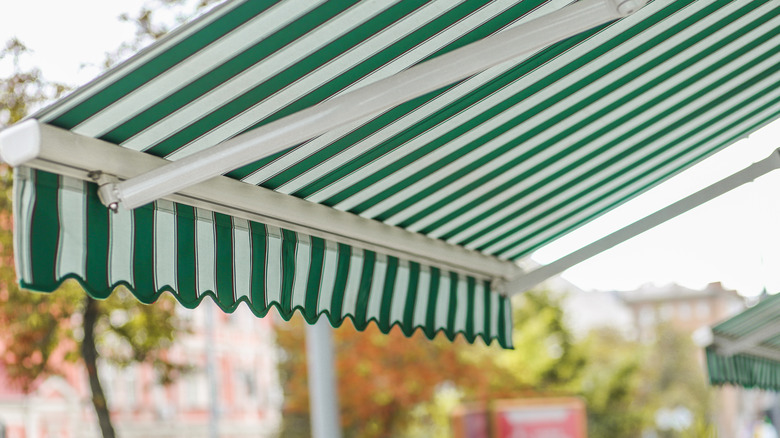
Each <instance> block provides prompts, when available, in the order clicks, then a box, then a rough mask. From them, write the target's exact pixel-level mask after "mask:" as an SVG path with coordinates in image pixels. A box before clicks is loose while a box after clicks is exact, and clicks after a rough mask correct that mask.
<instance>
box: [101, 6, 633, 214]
mask: <svg viewBox="0 0 780 438" xmlns="http://www.w3.org/2000/svg"><path fill="white" fill-rule="evenodd" d="M645 3H646V0H581V1H578V2H576V3H573V4H572V5H569V6H566V7H564V8H561V9H560V10H558V11H555V12H553V13H550V14H548V15H545V16H543V17H540V18H538V19H535V20H531V21H529V22H528V23H525V24H523V25H521V26H517V27H515V28H512V29H508V30H505V31H502V32H499V33H497V34H495V35H492V36H489V37H486V38H484V39H482V40H480V41H476V42H474V43H471V44H469V45H466V46H464V47H461V48H459V49H456V50H453V51H451V52H449V53H446V54H444V55H441V56H439V57H436V58H434V59H432V60H430V61H426V62H423V63H420V64H418V65H416V66H413V67H411V68H408V69H407V70H404V71H402V72H400V73H397V74H395V75H393V76H390V77H388V78H385V79H381V80H379V81H376V82H374V83H372V84H369V85H367V86H365V87H362V88H359V89H357V90H354V91H351V92H349V93H345V94H343V95H340V96H337V97H334V98H332V99H330V100H327V101H325V102H322V103H320V104H318V105H314V106H312V107H310V108H307V109H304V110H302V111H299V112H297V113H295V114H291V115H289V116H287V117H284V118H281V119H279V120H276V121H274V122H271V123H269V124H267V125H264V126H261V127H259V128H257V129H254V130H252V131H249V132H246V133H244V134H241V135H238V136H236V137H234V138H232V139H230V140H227V141H225V142H223V143H221V144H219V145H216V146H213V147H211V148H209V149H207V150H204V151H201V152H197V153H195V154H193V155H190V156H187V157H185V158H182V159H180V160H177V161H175V162H172V163H170V164H168V165H166V166H165V167H163V168H160V169H155V170H154V171H150V172H148V173H145V174H143V175H140V176H138V177H135V178H131V179H129V180H127V181H124V182H121V183H118V184H114V185H112V186H111V187H110V189H109V190H107V194H106V196H105V198H106V199H105V202H106V205H109V206H113V207H115V204H116V203H122V204H123V205H124V206H125V208H128V209H133V208H136V207H139V206H141V205H144V204H147V203H149V202H151V201H154V200H155V199H159V198H161V197H164V196H166V195H169V194H171V193H174V192H177V191H180V190H183V189H184V188H186V187H188V186H190V185H192V184H196V183H199V182H201V181H205V180H208V179H210V178H213V177H215V176H218V175H223V174H225V173H227V172H229V171H231V170H234V169H237V168H239V167H241V166H244V165H246V164H249V163H252V162H254V161H257V160H259V159H261V158H264V157H267V156H270V155H272V154H274V153H276V152H280V151H283V150H285V149H288V148H290V147H292V146H295V145H296V144H299V143H301V142H304V141H306V140H310V139H312V138H314V137H317V136H318V135H321V134H324V133H326V132H328V131H330V130H332V129H335V128H338V127H340V126H343V125H345V124H348V123H350V122H353V121H355V120H359V119H361V118H364V117H368V116H371V115H376V114H380V113H382V112H384V111H386V110H388V109H390V108H393V107H395V106H397V105H400V104H402V103H404V102H407V101H409V100H411V99H414V98H416V97H419V96H422V95H424V94H426V93H429V92H431V91H434V90H437V89H439V88H441V87H444V86H446V85H449V84H452V83H455V82H457V81H460V80H463V79H466V78H468V77H469V76H472V75H474V74H477V73H479V72H482V71H484V70H487V69H488V68H490V67H493V66H495V65H498V64H501V63H503V62H506V61H509V60H512V59H515V58H518V57H520V56H523V55H527V54H531V53H534V52H535V51H538V50H540V49H543V48H545V47H547V46H549V45H551V44H553V43H556V42H558V41H561V40H563V39H565V38H568V37H571V36H574V35H577V34H579V33H581V32H584V31H586V30H589V29H592V28H594V27H596V26H599V25H602V24H606V23H608V22H610V21H613V20H616V19H619V18H621V17H624V16H627V15H629V14H631V13H633V12H635V11H636V10H638V9H639V8H641V7H642V6H643V5H644V4H645Z"/></svg>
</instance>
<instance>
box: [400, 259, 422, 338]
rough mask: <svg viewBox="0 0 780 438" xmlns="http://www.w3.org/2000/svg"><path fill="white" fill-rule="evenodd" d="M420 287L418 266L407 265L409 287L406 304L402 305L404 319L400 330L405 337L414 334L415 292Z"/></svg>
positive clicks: (413, 264)
mask: <svg viewBox="0 0 780 438" xmlns="http://www.w3.org/2000/svg"><path fill="white" fill-rule="evenodd" d="M419 286H420V264H419V263H415V262H410V263H409V285H408V286H407V288H408V289H407V292H406V304H405V305H404V319H403V324H402V325H401V328H402V330H403V332H404V335H406V336H412V334H413V333H414V310H415V309H414V307H415V303H416V302H417V290H418V288H419Z"/></svg>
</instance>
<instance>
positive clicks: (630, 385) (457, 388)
mask: <svg viewBox="0 0 780 438" xmlns="http://www.w3.org/2000/svg"><path fill="white" fill-rule="evenodd" d="M514 304H515V314H514V322H515V328H514V343H515V349H514V350H502V349H500V348H499V347H497V346H492V347H487V346H485V345H484V344H482V343H481V341H477V342H476V343H475V344H474V345H470V344H468V343H466V342H465V341H464V340H463V339H461V338H458V339H456V341H455V342H454V343H451V342H449V341H448V340H446V339H445V338H443V337H441V336H440V337H438V338H436V339H434V340H433V341H429V340H428V339H426V338H425V337H424V336H422V335H420V334H419V333H418V334H415V335H414V336H412V337H411V338H406V337H405V336H404V335H403V334H401V333H400V331H399V330H393V331H391V332H390V334H389V335H384V334H382V333H381V332H380V331H379V330H378V329H377V328H376V327H375V326H374V325H371V326H369V328H368V329H367V330H366V331H365V332H357V331H356V330H355V329H354V328H353V327H352V326H351V324H344V325H343V326H342V327H341V328H338V329H336V330H335V331H334V343H335V349H336V362H337V363H336V370H337V375H338V379H339V381H338V387H339V397H340V400H339V401H340V404H341V406H340V409H341V421H342V426H343V428H344V432H345V437H347V438H349V437H390V436H402V437H409V438H412V437H439V436H441V437H449V436H451V431H450V429H449V428H450V422H449V421H450V420H449V415H450V414H451V413H452V410H453V408H454V407H455V406H456V405H457V404H458V403H465V402H479V403H487V404H488V405H489V404H490V402H491V401H492V400H497V399H506V398H525V397H559V396H579V397H581V398H583V399H584V400H585V401H586V405H587V410H588V412H587V414H588V433H589V436H593V437H611V438H635V437H637V436H642V435H643V433H645V432H649V431H653V432H654V433H655V434H656V435H654V436H658V437H663V438H677V437H679V438H683V437H693V436H696V437H705V436H706V437H709V436H710V435H708V434H709V433H710V432H711V430H712V426H711V425H709V424H708V420H709V418H710V409H711V406H710V404H709V403H708V400H709V397H710V392H709V388H708V386H707V385H706V382H705V379H704V376H703V373H702V371H701V368H700V366H699V364H698V362H697V360H696V357H695V351H696V349H695V348H694V347H693V346H692V345H691V344H690V340H689V339H688V338H689V336H687V335H685V334H683V333H678V332H675V331H674V330H672V329H671V328H669V327H665V326H662V327H659V332H658V335H657V340H656V342H654V343H653V344H649V345H645V344H640V343H637V342H634V341H629V340H627V339H625V338H624V337H623V336H622V335H621V334H619V333H616V332H615V331H613V330H606V329H604V330H596V331H593V332H591V333H589V334H587V335H586V336H584V337H579V338H578V337H575V336H574V334H573V333H572V332H571V331H570V330H569V329H568V328H567V327H566V324H565V315H564V312H563V308H562V306H561V297H560V295H558V294H554V293H549V292H545V291H535V292H528V293H526V294H523V295H522V297H520V298H518V299H517V301H516V302H515V303H514ZM277 339H278V342H279V346H280V348H281V349H282V350H283V352H284V354H283V355H282V357H283V359H284V361H283V365H282V370H281V371H282V372H281V374H282V376H283V385H284V388H285V397H286V402H285V411H286V412H285V421H286V422H287V424H286V425H287V426H288V427H287V428H286V431H285V432H286V433H285V434H284V436H289V437H296V436H309V432H308V428H307V426H308V398H307V386H306V385H307V381H306V362H305V349H304V347H303V346H304V344H305V340H304V330H303V327H302V320H301V319H300V318H298V317H296V318H293V320H292V321H291V322H290V323H280V324H278V326H277ZM679 407H684V408H685V409H688V410H689V411H690V412H691V413H692V414H693V417H694V420H695V422H694V424H693V425H692V426H691V427H690V428H688V429H687V430H678V431H675V430H658V428H657V426H656V424H655V416H656V413H657V411H658V410H659V409H664V408H665V409H674V408H679ZM294 425H297V427H293V426H294ZM701 431H705V432H701Z"/></svg>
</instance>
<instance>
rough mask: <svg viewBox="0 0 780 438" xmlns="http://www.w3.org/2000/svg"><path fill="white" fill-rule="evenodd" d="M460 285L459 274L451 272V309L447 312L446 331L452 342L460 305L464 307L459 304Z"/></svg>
mask: <svg viewBox="0 0 780 438" xmlns="http://www.w3.org/2000/svg"><path fill="white" fill-rule="evenodd" d="M458 283H459V279H458V274H457V273H455V272H450V291H449V293H450V301H449V305H450V307H449V309H448V311H447V327H446V328H445V331H444V333H446V334H447V337H448V338H449V339H450V340H453V339H455V317H456V316H457V315H458V305H459V304H460V305H462V304H461V303H458ZM445 293H446V292H445Z"/></svg>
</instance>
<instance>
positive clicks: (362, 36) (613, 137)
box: [16, 0, 780, 346]
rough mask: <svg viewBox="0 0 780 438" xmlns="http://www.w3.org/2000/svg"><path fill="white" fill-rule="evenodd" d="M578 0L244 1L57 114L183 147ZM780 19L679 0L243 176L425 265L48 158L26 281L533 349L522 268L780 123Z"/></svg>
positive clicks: (23, 257)
mask: <svg viewBox="0 0 780 438" xmlns="http://www.w3.org/2000/svg"><path fill="white" fill-rule="evenodd" d="M568 3H571V2H569V1H542V0H522V1H519V0H511V1H501V0H499V1H492V2H477V1H473V2H452V1H444V0H441V1H428V2H409V1H404V2H401V1H364V2H355V1H349V2H348V1H343V2H342V1H340V2H325V1H310V0H306V1H292V0H291V1H286V2H277V3H273V2H252V1H231V2H228V3H226V4H224V5H222V6H220V7H218V8H216V9H214V10H213V11H211V12H210V13H208V14H207V15H205V16H203V17H201V18H200V19H198V20H196V21H194V22H192V23H190V24H188V25H186V26H184V27H182V28H181V29H179V30H178V31H176V32H174V33H172V34H171V35H169V36H168V37H166V38H164V39H163V40H161V41H160V42H158V43H157V44H155V45H153V46H152V47H150V48H148V49H146V50H144V51H142V52H141V53H139V54H138V55H136V56H134V57H133V58H131V59H130V60H128V61H127V62H125V63H123V64H122V65H120V66H118V67H116V68H114V69H112V70H111V71H109V72H107V73H106V74H105V75H103V76H102V77H100V78H99V79H97V80H96V81H94V82H92V83H90V84H88V85H87V86H85V87H82V88H81V89H79V90H77V91H76V92H74V93H73V94H71V95H69V96H68V97H66V98H64V99H62V100H60V101H59V102H57V103H56V104H54V105H53V106H51V107H49V108H46V109H44V110H43V111H40V112H39V113H37V114H35V115H34V116H33V117H34V118H36V119H38V120H40V121H41V122H43V123H44V124H46V126H52V127H57V128H61V129H63V130H67V131H70V132H72V133H74V134H77V135H78V136H80V137H84V138H97V139H100V140H103V141H105V142H107V143H112V144H115V145H119V146H121V147H122V148H124V149H123V151H122V152H123V153H125V152H127V153H128V154H129V153H130V152H133V151H138V153H139V155H145V156H147V157H148V156H156V157H163V158H166V159H168V160H174V161H175V160H178V159H181V158H183V157H187V156H190V155H192V154H194V153H197V152H199V151H203V150H206V149H208V148H210V147H212V146H214V145H217V144H219V143H221V142H224V141H226V140H228V139H231V138H233V137H235V136H237V135H240V134H241V133H244V132H247V131H250V130H252V129H254V128H257V127H260V126H263V125H266V124H268V123H270V122H272V121H275V120H279V119H281V118H283V117H285V116H288V115H290V114H293V113H296V112H298V111H300V110H303V109H306V108H309V107H311V106H313V105H315V104H318V103H320V102H323V101H327V100H329V99H331V98H333V97H334V96H338V95H341V94H344V93H347V92H349V91H352V90H355V89H358V88H360V87H362V86H365V85H367V84H370V83H373V82H375V81H377V80H379V79H381V78H385V77H389V76H391V75H393V74H395V73H398V72H401V71H403V70H405V69H407V68H409V67H411V66H414V65H415V64H418V63H420V62H424V61H426V60H429V59H432V58H435V57H437V56H439V55H441V54H444V53H447V52H450V51H452V50H453V49H456V48H458V47H461V46H464V45H466V44H468V43H470V42H473V41H477V40H479V39H482V38H484V37H486V36H488V35H491V34H494V33H496V32H500V31H502V30H504V29H508V28H512V27H515V26H519V25H522V24H523V23H525V22H527V21H528V20H530V19H532V18H537V17H541V16H544V15H545V14H549V13H551V12H553V11H556V10H558V9H560V8H561V7H563V6H565V5H567V4H568ZM779 12H780V5H778V3H777V2H774V1H770V0H762V1H744V2H732V1H716V0H699V1H690V0H687V1H686V0H676V1H661V0H656V1H654V2H651V3H650V4H648V5H647V6H645V7H644V8H642V9H641V10H639V11H638V12H637V13H634V14H633V15H630V16H628V17H626V18H624V19H621V20H618V21H616V22H614V23H611V24H609V25H606V26H601V27H599V28H597V29H595V30H592V31H589V32H585V33H583V34H580V35H577V36H575V37H572V38H569V39H566V40H564V41H562V42H560V43H558V44H555V45H553V46H552V47H549V48H547V49H545V50H542V51H541V52H538V53H535V54H533V55H532V56H527V57H523V58H521V59H516V60H513V61H511V62H506V63H504V64H501V65H498V66H496V67H493V68H490V69H488V70H486V71H483V72H481V73H478V74H476V75H474V76H472V77H470V78H468V79H465V80H462V81H460V82H457V83H455V84H453V85H450V86H446V87H444V88H441V89H438V90H436V91H433V92H430V93H429V94H427V95H425V96H422V97H420V98H417V99H414V100H412V101H409V102H407V103H404V104H402V105H399V106H398V107H395V108H393V109H391V110H388V111H386V112H383V113H382V114H378V115H375V116H372V117H368V118H365V119H363V120H360V121H359V122H356V123H353V124H352V125H351V126H348V127H345V128H338V129H334V130H332V131H330V132H328V133H326V134H324V135H321V136H319V137H317V138H315V139H312V140H310V141H308V142H305V143H303V144H301V145H299V146H297V147H295V148H292V149H289V150H287V151H284V152H282V153H278V154H275V155H274V156H271V157H268V158H265V159H262V160H259V161H257V162H255V163H253V164H251V165H247V166H244V167H242V168H239V169H236V170H234V171H232V172H230V173H229V174H228V175H227V176H228V177H229V178H232V179H234V180H238V181H241V182H243V183H244V184H243V186H245V187H250V188H253V189H254V188H255V187H257V188H256V189H255V190H256V192H257V193H264V194H265V193H273V195H274V196H276V195H278V196H283V197H284V199H289V200H295V201H301V202H302V203H305V204H307V205H310V204H316V205H317V207H322V208H325V209H327V210H328V211H332V212H337V213H343V215H342V216H338V217H339V218H341V219H338V220H334V221H332V222H333V223H336V222H342V219H343V220H344V221H349V220H351V219H349V218H350V217H355V218H362V219H363V220H365V221H367V222H370V223H373V224H378V225H381V226H383V227H385V228H383V229H384V230H388V232H389V233H391V234H392V233H396V232H399V233H400V232H402V233H406V234H405V235H409V236H411V235H413V236H416V237H414V238H419V239H421V240H420V241H421V242H422V241H425V242H429V243H431V244H432V245H434V246H435V245H440V246H435V247H436V248H441V251H439V250H436V251H433V253H430V252H429V253H427V255H425V256H424V257H422V258H419V257H417V258H416V257H415V256H412V255H408V254H405V253H403V252H401V253H393V252H392V251H387V250H386V248H385V246H383V245H381V244H376V243H369V244H367V243H366V242H367V240H366V239H368V240H370V239H371V236H368V234H372V233H366V235H367V237H366V239H362V238H361V239H356V238H354V236H350V233H349V232H348V231H349V230H345V229H344V228H345V227H342V228H340V229H339V230H341V231H338V232H335V231H333V229H329V230H326V231H325V232H323V233H322V234H318V232H317V231H318V230H317V226H316V224H314V225H312V224H309V225H307V226H304V227H298V228H296V226H297V225H298V224H299V223H298V222H295V221H290V220H288V219H284V220H280V221H281V222H280V221H276V222H274V220H275V219H274V218H273V217H272V216H273V214H272V213H269V212H268V210H269V209H270V210H273V208H274V206H273V205H269V204H263V205H260V204H256V207H257V208H264V209H265V210H264V213H262V214H260V215H257V214H256V213H251V211H250V214H248V215H246V214H242V213H241V212H246V211H248V210H252V208H253V207H252V206H250V207H247V206H242V208H241V209H239V210H241V212H238V211H237V209H236V208H232V209H231V208H227V209H225V210H221V211H220V210H215V209H214V208H211V207H209V206H208V205H202V204H197V205H195V204H193V203H188V201H187V199H192V197H190V198H187V199H184V198H181V197H178V198H176V197H171V198H170V199H168V200H161V201H157V202H155V203H153V204H150V205H148V206H145V207H142V208H139V209H136V210H134V211H132V212H127V211H125V212H121V209H120V213H118V214H116V215H110V214H108V212H107V211H106V210H105V207H103V206H102V205H101V204H100V203H99V202H98V201H97V199H96V195H95V186H94V184H92V183H83V182H80V181H79V180H77V179H70V178H69V177H68V176H56V175H53V174H49V173H45V172H43V171H41V170H26V171H20V172H17V181H18V183H19V184H17V189H16V193H17V195H16V209H17V218H18V224H19V227H18V234H17V236H18V237H17V245H20V246H19V247H18V248H20V250H17V254H18V255H19V256H18V266H19V270H20V276H21V278H22V281H23V284H24V285H25V286H27V287H30V288H32V289H37V290H51V289H52V288H53V287H55V285H56V284H58V283H59V282H60V281H62V280H63V279H64V278H68V277H74V278H78V279H79V281H81V282H82V284H84V285H85V287H86V289H87V290H88V291H89V292H90V293H92V294H95V295H96V296H104V295H105V294H107V293H108V292H109V291H110V289H111V288H112V287H113V286H114V285H116V284H119V283H122V284H126V285H127V286H128V287H130V288H131V290H133V292H134V293H135V294H136V296H138V297H139V299H141V300H142V301H150V300H153V299H154V297H156V296H157V295H158V294H159V293H160V292H161V291H163V290H169V291H171V292H173V293H174V294H175V295H176V296H177V297H178V298H179V300H180V301H182V303H183V304H185V305H187V306H195V305H197V303H198V302H199V300H200V299H201V298H202V296H204V295H208V294H209V293H210V292H211V293H214V294H215V295H216V300H217V302H218V303H219V304H220V305H221V306H222V307H223V309H225V310H227V311H230V310H232V309H233V308H235V306H236V305H237V303H238V302H239V301H245V302H247V303H249V304H250V307H252V309H253V310H254V311H255V313H257V314H259V315H262V314H264V313H265V312H266V311H267V309H268V308H269V306H272V305H276V306H278V307H279V309H280V311H281V313H282V315H283V316H285V317H288V316H289V315H290V314H291V313H292V311H293V310H294V309H296V308H299V309H301V311H302V313H303V314H304V315H306V316H307V318H308V319H312V318H315V317H316V316H317V315H318V314H320V313H327V314H328V315H329V317H330V320H331V322H332V323H333V324H340V323H341V321H343V320H344V318H346V317H351V318H353V319H354V320H355V322H356V325H357V326H358V328H360V327H362V326H364V325H365V323H367V322H368V321H370V320H371V319H372V318H373V319H376V320H377V321H378V322H379V324H380V327H382V328H383V329H384V330H389V328H390V327H391V326H392V325H393V324H395V323H398V324H399V325H400V326H401V328H402V329H403V330H404V332H405V333H411V332H412V331H413V330H414V328H415V327H422V328H423V330H424V331H425V332H426V333H427V334H428V335H429V336H433V335H434V334H435V333H436V331H439V330H440V331H444V332H446V333H447V334H448V335H449V336H450V337H452V336H454V335H455V334H456V333H464V334H466V337H467V339H469V340H473V339H474V338H475V337H476V336H482V337H483V338H485V339H486V340H487V341H489V340H491V339H498V340H499V342H500V343H501V344H502V345H504V346H510V345H511V340H510V339H509V335H510V332H511V330H509V329H508V327H510V326H511V311H510V308H509V307H510V306H509V302H508V298H507V297H506V295H505V293H506V291H505V290H503V287H504V285H505V284H506V283H507V281H508V280H511V278H510V277H511V271H512V269H511V267H512V266H514V265H513V263H514V262H515V261H518V260H521V259H522V258H523V257H526V256H528V255H529V254H531V253H532V252H533V251H534V250H536V249H538V248H540V247H541V246H543V245H545V244H547V243H549V242H551V241H552V240H555V239H556V238H558V237H560V236H562V235H564V234H566V233H567V232H569V231H571V230H573V229H575V228H577V227H579V226H581V225H582V224H584V223H586V222H588V221H590V220H592V219H593V218H595V217H598V216H599V215H601V214H603V213H604V212H606V211H608V210H610V209H612V208H614V207H615V206H617V205H620V204H621V203H623V202H625V201H626V200H628V199H631V198H633V197H635V196H637V195H638V194H640V193H642V192H644V191H645V190H647V189H649V188H650V187H653V186H654V185H656V184H658V183H659V182H661V181H664V180H665V179H667V178H669V177H670V176H672V175H674V174H676V173H678V172H680V171H682V170H684V169H686V168H688V167H689V166H691V165H693V164H695V163H697V162H699V161H700V160H702V159H703V158H705V157H707V156H709V155H710V154H712V153H714V152H716V151H718V150H720V149H722V148H724V147H726V146H727V145H729V144H731V143H733V142H734V141H736V140H738V139H740V138H742V137H744V136H746V135H747V134H749V133H750V132H752V131H754V130H756V129H758V128H759V127H761V126H763V125H764V124H766V123H768V122H770V121H771V120H773V119H775V118H777V117H778V115H780V87H778V83H780V68H778V63H780V53H778V48H780V32H778V26H780V17H778V13H779ZM100 146H101V148H102V149H104V150H106V151H107V152H106V154H115V153H119V151H118V150H117V149H118V148H115V147H113V146H112V145H109V144H105V145H100ZM62 153H63V154H67V153H68V152H67V151H65V150H64V149H63V152H62ZM122 156H123V157H124V156H125V155H122ZM127 156H129V157H130V158H131V160H130V161H132V160H134V159H135V158H133V157H134V155H127ZM84 158H85V159H87V158H88V157H86V156H85V157H84ZM108 161H111V160H108ZM113 161H117V160H113ZM155 163H156V162H154V163H153V162H149V166H152V167H154V166H157V164H155ZM38 164H41V166H39V168H45V169H47V170H57V166H56V165H51V163H43V162H40V163H38ZM107 165H108V164H107ZM112 165H114V168H115V169H118V170H117V171H116V172H114V173H115V174H117V173H121V170H122V163H121V162H120V163H116V162H114V163H113V164H112ZM47 166H49V167H47ZM125 167H126V172H125V173H127V174H126V175H120V176H121V177H123V178H124V177H129V176H133V175H129V174H133V173H136V174H137V173H138V169H135V168H134V167H132V166H130V165H129V164H128V165H127V166H125ZM85 170H90V169H85ZM91 170H104V171H105V169H95V168H93V169H91ZM70 176H74V175H70ZM220 181H222V180H220ZM204 184H205V183H204ZM220 184H222V182H220ZM237 184H240V183H237ZM188 196H189V195H188ZM262 196H266V195H262ZM185 198H186V197H185ZM300 208H302V209H303V208H304V207H302V206H301V207H300ZM318 211H321V210H318ZM252 214H254V216H253V215H252ZM299 216H300V218H301V220H303V221H305V220H307V219H308V220H309V221H310V222H312V221H314V222H316V220H313V219H312V216H310V217H308V218H306V217H303V216H305V215H299ZM268 217H271V220H266V219H267V218H268ZM277 219H278V218H277ZM366 226H371V225H366ZM347 228H348V227H347ZM374 234H375V233H374ZM380 234H382V233H380ZM458 251H460V252H458ZM455 253H458V254H461V255H462V256H463V259H459V260H478V261H484V260H489V261H488V262H486V264H487V265H492V266H495V269H492V270H491V269H487V270H485V269H481V268H480V269H477V268H473V269H470V266H469V263H468V262H458V263H455V262H454V261H453V260H452V259H454V256H453V257H450V254H455ZM459 257H460V256H459ZM480 257H481V258H480ZM488 271H489V272H488ZM506 272H509V274H506Z"/></svg>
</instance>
